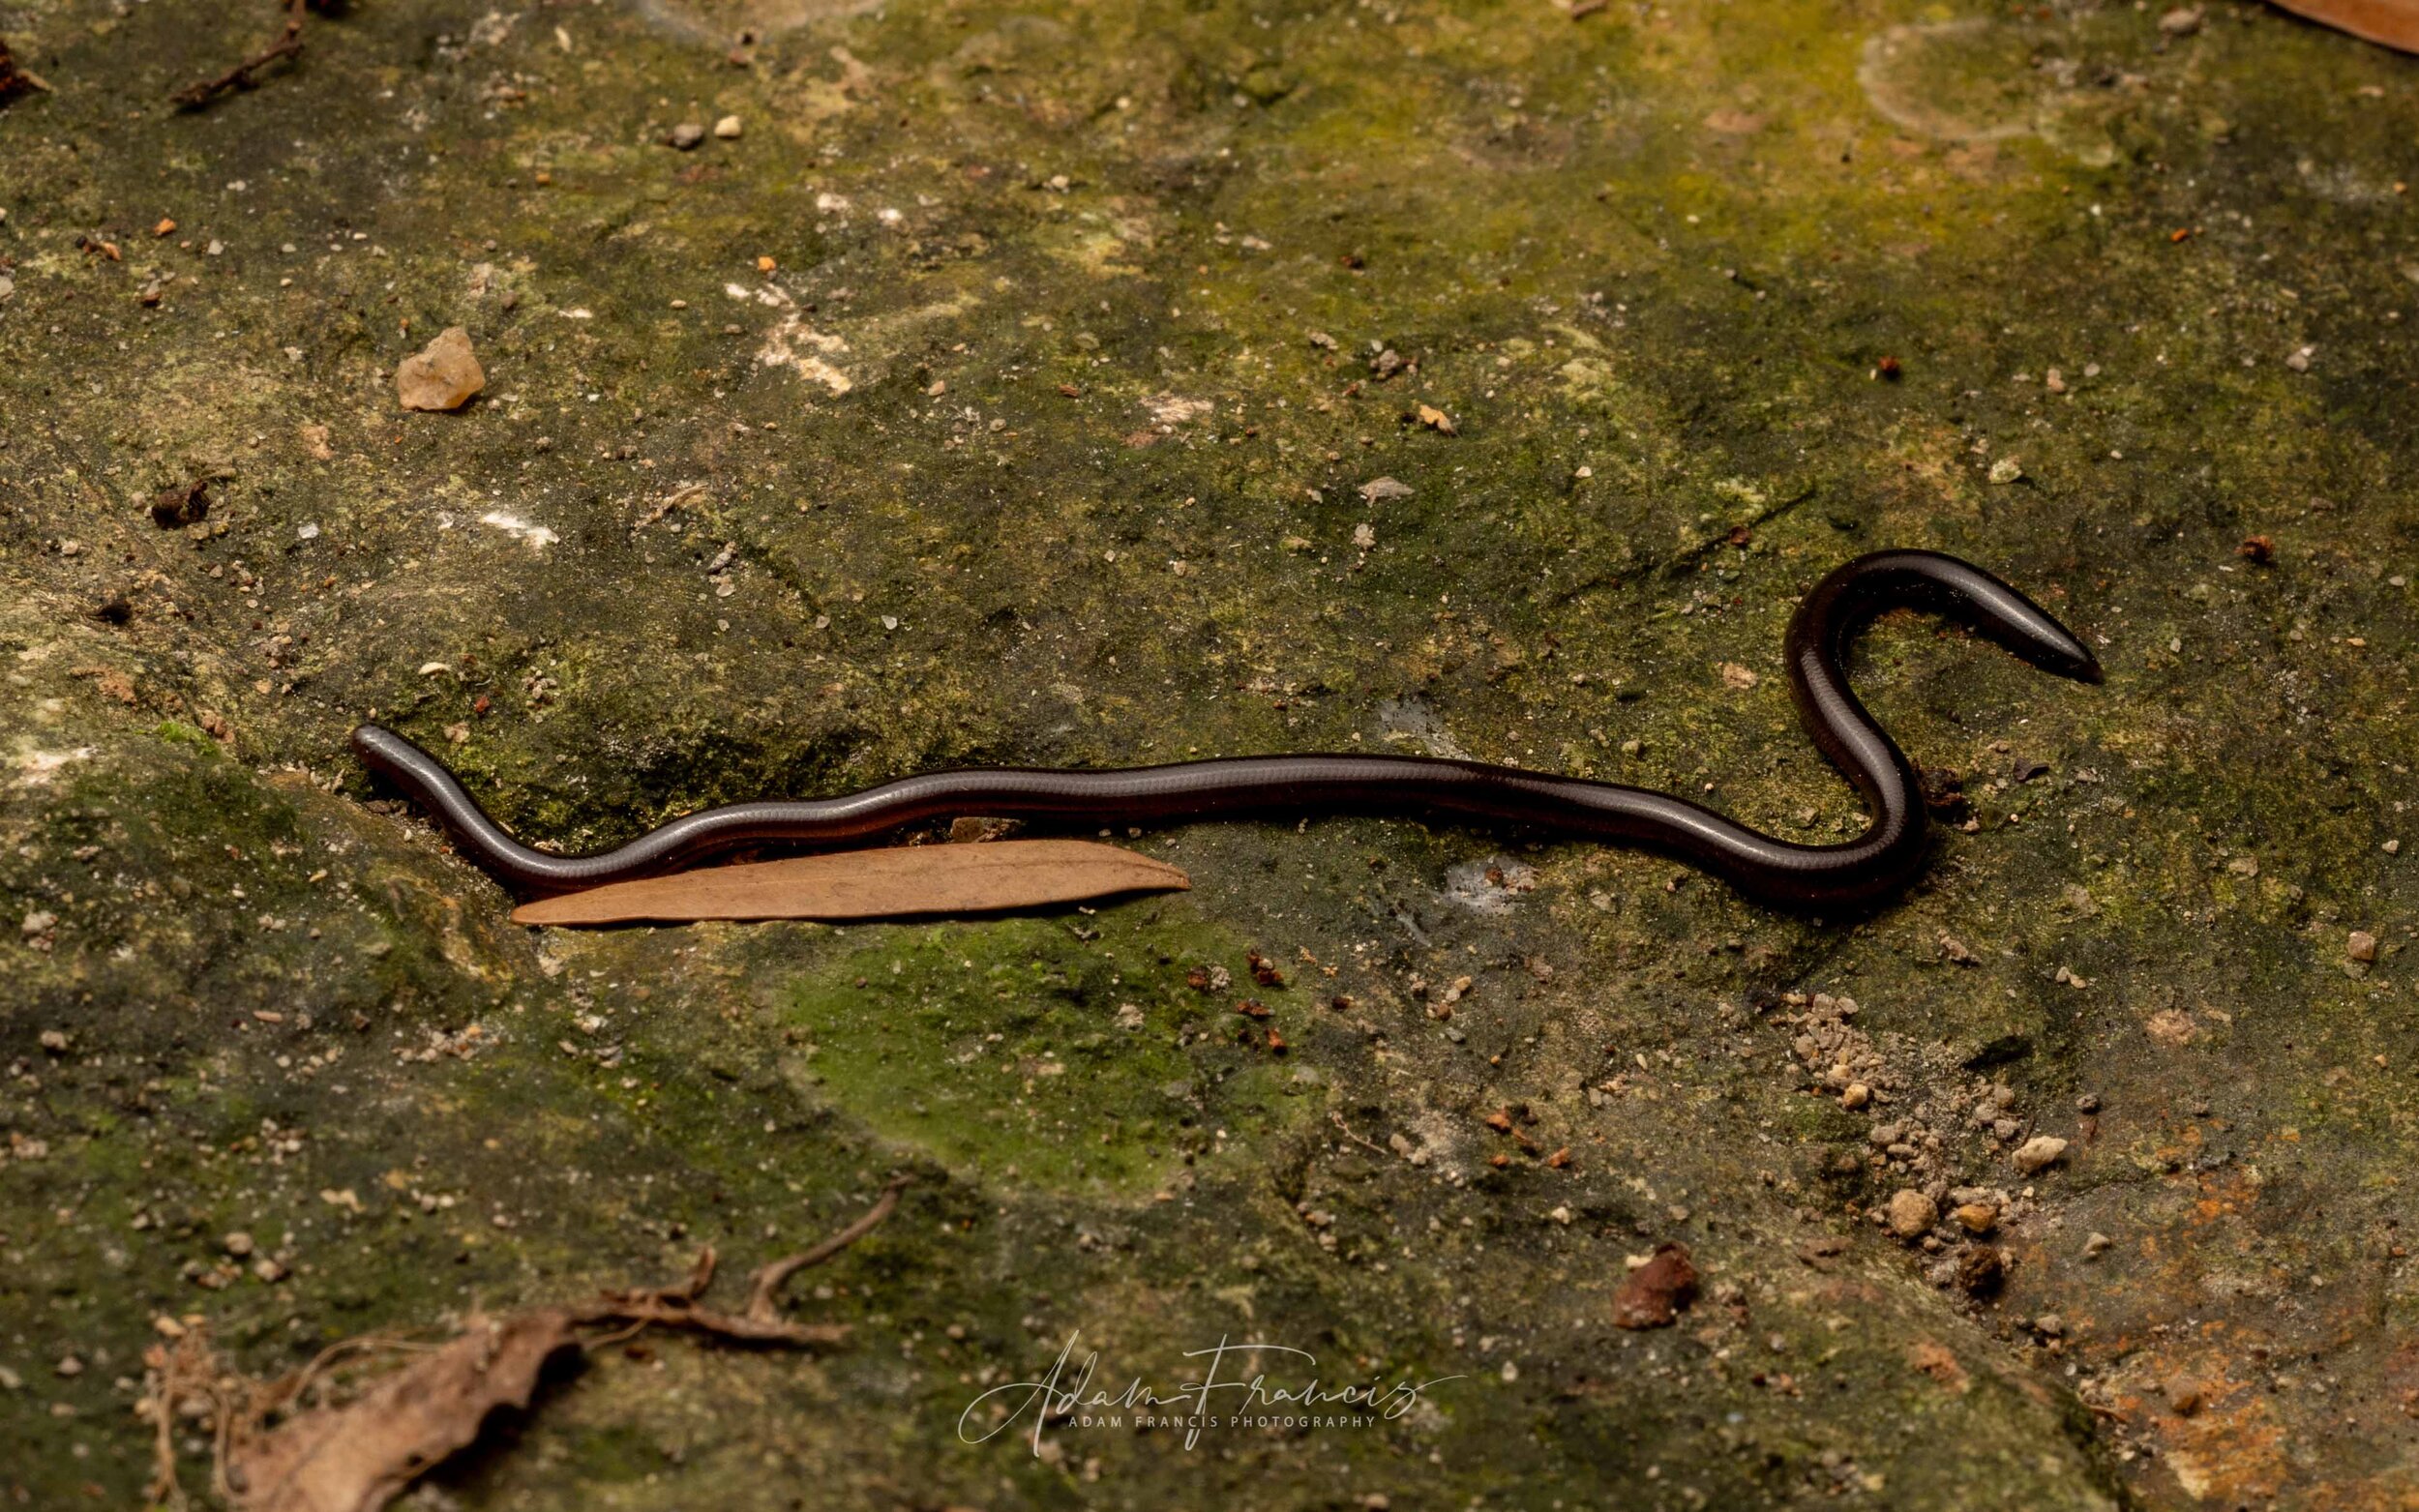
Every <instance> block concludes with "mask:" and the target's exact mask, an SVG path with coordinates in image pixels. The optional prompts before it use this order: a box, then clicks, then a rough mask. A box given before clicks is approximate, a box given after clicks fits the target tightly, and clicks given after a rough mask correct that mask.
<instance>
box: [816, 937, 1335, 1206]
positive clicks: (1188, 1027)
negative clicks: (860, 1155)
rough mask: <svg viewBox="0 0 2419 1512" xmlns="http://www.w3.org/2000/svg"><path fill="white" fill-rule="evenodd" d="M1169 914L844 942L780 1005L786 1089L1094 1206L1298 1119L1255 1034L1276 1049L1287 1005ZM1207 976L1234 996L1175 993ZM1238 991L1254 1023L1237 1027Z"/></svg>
mask: <svg viewBox="0 0 2419 1512" xmlns="http://www.w3.org/2000/svg"><path fill="white" fill-rule="evenodd" d="M1180 906H1181V905H1170V904H1131V905H1127V906H1124V907H1120V908H1110V909H1105V910H1102V911H1101V912H1100V913H1098V914H1097V915H1078V916H1073V917H1068V918H1059V919H1009V920H1001V921H999V922H997V923H989V924H964V925H944V926H928V927H922V928H881V929H876V930H872V931H870V932H867V931H851V932H850V936H851V942H850V948H849V949H848V950H847V952H846V953H845V954H839V955H835V956H834V957H833V958H832V959H831V960H830V961H829V962H827V963H825V964H821V965H820V966H819V967H818V968H817V969H816V970H815V971H814V972H813V973H812V974H810V975H807V976H804V977H803V978H801V979H799V980H797V981H795V982H793V983H791V984H790V985H789V986H788V987H787V988H786V990H785V998H786V1001H785V1004H784V1008H783V1010H782V1013H781V1015H780V1020H781V1022H783V1023H786V1024H788V1025H790V1026H791V1027H792V1028H794V1029H795V1030H796V1031H797V1032H798V1033H799V1034H800V1035H802V1036H804V1038H805V1041H806V1043H805V1044H803V1045H802V1046H801V1047H800V1048H799V1050H798V1052H797V1053H796V1055H795V1056H794V1058H793V1059H791V1061H790V1062H789V1064H788V1067H787V1070H788V1074H790V1075H791V1077H792V1078H794V1079H795V1080H796V1081H798V1082H801V1083H803V1084H804V1085H806V1086H808V1087H811V1088H813V1089H814V1094H815V1095H816V1096H818V1097H819V1098H821V1099H827V1100H828V1101H829V1102H831V1103H832V1104H834V1105H835V1106H837V1107H839V1108H841V1109H844V1110H846V1111H847V1112H849V1113H850V1114H851V1115H852V1116H853V1117H856V1118H859V1119H862V1120H863V1121H864V1122H865V1123H866V1124H867V1125H869V1126H870V1127H872V1128H873V1129H875V1130H876V1131H878V1132H879V1133H880V1134H881V1135H882V1136H883V1137H884V1138H885V1139H888V1140H892V1141H897V1142H899V1143H901V1144H903V1145H906V1146H908V1147H910V1148H912V1149H915V1150H917V1151H919V1152H922V1153H925V1154H928V1155H930V1156H931V1157H932V1158H934V1159H936V1160H939V1161H941V1163H943V1164H944V1165H947V1166H948V1167H950V1168H951V1169H952V1170H953V1171H959V1172H961V1173H962V1174H964V1175H966V1176H968V1177H970V1178H972V1179H976V1180H981V1181H986V1182H992V1181H1001V1180H1007V1181H1022V1182H1026V1183H1030V1184H1034V1185H1037V1186H1040V1187H1042V1188H1045V1189H1049V1190H1054V1191H1062V1192H1070V1193H1072V1192H1084V1193H1090V1194H1094V1195H1098V1196H1111V1195H1115V1194H1120V1193H1130V1192H1134V1191H1139V1190H1143V1189H1146V1188H1149V1187H1150V1186H1153V1185H1155V1184H1158V1183H1161V1182H1164V1181H1166V1180H1167V1179H1168V1178H1169V1177H1170V1176H1171V1175H1172V1174H1173V1173H1174V1172H1176V1171H1178V1170H1179V1169H1180V1167H1181V1166H1183V1165H1185V1164H1189V1163H1190V1161H1191V1158H1192V1157H1193V1156H1194V1155H1195V1154H1196V1153H1198V1152H1201V1151H1204V1150H1207V1149H1209V1148H1210V1147H1211V1146H1212V1145H1213V1144H1216V1145H1220V1146H1222V1152H1234V1153H1238V1154H1239V1153H1242V1152H1243V1151H1245V1150H1247V1149H1248V1148H1249V1146H1250V1145H1252V1144H1253V1143H1255V1142H1257V1141H1258V1139H1259V1138H1260V1137H1262V1136H1263V1135H1264V1134H1265V1133H1266V1132H1267V1131H1269V1129H1271V1128H1273V1127H1276V1126H1280V1125H1282V1124H1283V1123H1285V1122H1287V1121H1289V1120H1290V1119H1291V1118H1293V1117H1296V1116H1298V1115H1299V1112H1298V1110H1297V1109H1295V1108H1294V1107H1293V1106H1291V1104H1290V1103H1289V1099H1288V1096H1287V1094H1288V1093H1289V1092H1293V1093H1299V1091H1300V1089H1301V1088H1300V1086H1299V1084H1292V1078H1293V1068H1292V1066H1291V1065H1290V1064H1289V1063H1288V1062H1287V1061H1286V1060H1285V1059H1283V1058H1282V1056H1281V1055H1280V1054H1278V1053H1275V1052H1270V1051H1269V1049H1268V1032H1269V1031H1268V1025H1269V1024H1273V1025H1274V1026H1276V1027H1277V1029H1278V1032H1279V1034H1280V1035H1282V1034H1283V1032H1284V1027H1285V1025H1286V1024H1287V1023H1289V1022H1291V1021H1294V1020H1297V1019H1299V1016H1300V1015H1299V1009H1298V1006H1297V1004H1298V1000H1299V994H1298V993H1285V992H1278V991H1274V990H1269V989H1263V988H1260V987H1257V986H1254V985H1253V984H1252V983H1251V980H1250V978H1249V975H1248V972H1247V970H1246V968H1245V965H1244V947H1243V946H1242V945H1241V944H1239V942H1237V941H1236V940H1234V938H1233V937H1232V936H1231V935H1229V934H1226V933H1225V932H1224V931H1221V930H1218V929H1216V928H1214V927H1206V926H1204V925H1203V924H1201V923H1199V922H1197V921H1194V920H1190V919H1180V920H1173V921H1169V922H1160V921H1159V920H1160V916H1161V915H1163V914H1164V913H1166V912H1170V911H1173V910H1174V908H1176V907H1180ZM866 933H871V934H874V935H875V936H876V940H875V942H874V943H871V944H859V943H856V940H857V938H858V937H860V936H861V935H862V934H866ZM1212 968H1214V969H1216V970H1218V971H1219V972H1221V973H1228V972H1231V973H1232V974H1233V975H1234V976H1235V977H1237V978H1238V979H1239V980H1238V984H1237V985H1236V986H1235V987H1234V988H1233V989H1232V990H1231V991H1228V992H1218V993H1212V992H1209V991H1207V990H1206V989H1205V988H1200V987H1195V986H1192V985H1190V984H1189V983H1188V981H1187V978H1188V976H1191V975H1193V974H1195V973H1200V974H1204V975H1206V974H1207V973H1208V972H1209V971H1210V970H1211V969H1212ZM1255 994H1256V995H1255ZM1246 996H1254V1000H1257V999H1258V998H1262V997H1265V998H1268V999H1270V1000H1272V1003H1273V1005H1274V1006H1272V1007H1270V1009H1269V1011H1270V1013H1271V1014H1272V1015H1273V1017H1272V1018H1271V1019H1270V1020H1269V1021H1267V1023H1265V1024H1264V1022H1263V1021H1259V1020H1255V1019H1252V1018H1249V1017H1246V1016H1244V1015H1242V1014H1239V1013H1238V1012H1236V1011H1235V1005H1236V1003H1237V1002H1238V1001H1239V1000H1241V999H1243V998H1244V997H1246ZM1280 1009H1281V1010H1283V1011H1279V1010H1280ZM1296 1032H1297V1033H1299V1029H1297V1030H1296Z"/></svg>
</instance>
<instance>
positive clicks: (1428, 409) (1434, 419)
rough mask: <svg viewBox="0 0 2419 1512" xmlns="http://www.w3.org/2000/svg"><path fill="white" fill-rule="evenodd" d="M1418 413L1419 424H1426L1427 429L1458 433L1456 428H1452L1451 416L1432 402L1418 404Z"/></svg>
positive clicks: (1448, 433)
mask: <svg viewBox="0 0 2419 1512" xmlns="http://www.w3.org/2000/svg"><path fill="white" fill-rule="evenodd" d="M1418 414H1419V423H1420V424H1421V425H1423V426H1426V427H1427V428H1428V429H1429V430H1434V431H1436V432H1438V433H1439V434H1442V435H1458V434H1460V432H1459V431H1458V430H1454V429H1453V417H1452V416H1450V415H1448V414H1447V413H1445V411H1443V410H1441V409H1439V408H1437V407H1436V406H1435V405H1434V404H1422V405H1420V406H1419V410H1418Z"/></svg>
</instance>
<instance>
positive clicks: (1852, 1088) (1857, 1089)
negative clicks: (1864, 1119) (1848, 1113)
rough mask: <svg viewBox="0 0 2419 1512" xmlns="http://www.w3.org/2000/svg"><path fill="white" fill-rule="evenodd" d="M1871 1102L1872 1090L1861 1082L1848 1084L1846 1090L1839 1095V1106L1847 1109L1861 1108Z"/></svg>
mask: <svg viewBox="0 0 2419 1512" xmlns="http://www.w3.org/2000/svg"><path fill="white" fill-rule="evenodd" d="M1872 1100H1873V1089H1872V1088H1871V1087H1869V1086H1867V1085H1866V1084H1865V1083H1864V1082H1849V1083H1848V1087H1847V1090H1846V1091H1844V1092H1841V1093H1840V1094H1839V1106H1840V1107H1842V1108H1847V1109H1857V1108H1862V1107H1864V1106H1865V1105H1866V1104H1867V1103H1869V1102H1871V1101H1872Z"/></svg>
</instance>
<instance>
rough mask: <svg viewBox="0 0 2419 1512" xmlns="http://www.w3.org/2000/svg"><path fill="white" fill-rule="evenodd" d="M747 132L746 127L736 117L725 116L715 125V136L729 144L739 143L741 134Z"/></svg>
mask: <svg viewBox="0 0 2419 1512" xmlns="http://www.w3.org/2000/svg"><path fill="white" fill-rule="evenodd" d="M746 130H747V127H746V125H745V124H744V123H743V122H741V121H740V119H739V118H738V117H737V116H735V115H727V116H724V117H723V118H722V119H721V120H719V121H716V122H715V123H714V134H715V135H717V136H719V137H721V138H722V139H723V140H724V141H727V142H735V141H737V140H738V139H739V136H740V133H743V132H745V131H746Z"/></svg>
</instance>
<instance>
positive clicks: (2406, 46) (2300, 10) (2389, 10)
mask: <svg viewBox="0 0 2419 1512" xmlns="http://www.w3.org/2000/svg"><path fill="white" fill-rule="evenodd" d="M2277 4H2279V5H2281V6H2283V7H2284V8H2285V10H2287V11H2290V12H2292V13H2293V14H2294V15H2301V16H2307V17H2308V18H2310V19H2311V20H2314V21H2316V22H2317V23H2318V24H2319V25H2321V26H2332V27H2334V28H2335V29H2336V30H2337V31H2339V32H2349V33H2351V34H2352V35H2353V36H2355V37H2359V38H2364V39H2366V40H2367V41H2370V42H2374V43H2379V44H2383V45H2385V46H2388V47H2394V48H2398V49H2400V50H2402V51H2404V52H2419V0H2277Z"/></svg>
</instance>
